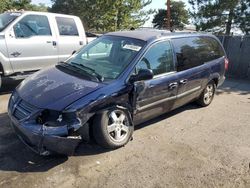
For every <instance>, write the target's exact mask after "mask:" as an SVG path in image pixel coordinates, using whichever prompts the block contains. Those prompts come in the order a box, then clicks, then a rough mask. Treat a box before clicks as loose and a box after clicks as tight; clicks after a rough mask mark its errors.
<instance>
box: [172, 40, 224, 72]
mask: <svg viewBox="0 0 250 188" xmlns="http://www.w3.org/2000/svg"><path fill="white" fill-rule="evenodd" d="M172 42H173V45H174V48H175V52H176V56H177V61H178V66H177V70H178V71H183V70H187V69H189V68H193V67H196V66H200V65H202V64H204V63H205V62H208V61H212V60H215V59H218V58H220V57H222V56H224V51H223V49H222V47H221V45H220V44H219V43H218V42H217V41H216V40H215V39H213V38H210V37H189V38H178V39H173V40H172Z"/></svg>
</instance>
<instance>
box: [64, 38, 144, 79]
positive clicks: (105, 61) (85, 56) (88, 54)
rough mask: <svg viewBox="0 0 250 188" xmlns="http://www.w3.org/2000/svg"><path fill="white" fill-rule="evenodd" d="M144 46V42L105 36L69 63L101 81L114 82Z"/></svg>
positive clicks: (89, 45) (85, 48)
mask: <svg viewBox="0 0 250 188" xmlns="http://www.w3.org/2000/svg"><path fill="white" fill-rule="evenodd" d="M144 44H145V42H144V41H141V40H137V39H132V38H126V37H116V36H103V37H100V38H98V39H96V40H95V41H93V42H92V43H90V44H88V45H87V46H85V47H84V48H83V49H82V50H80V51H79V52H78V53H77V54H76V55H75V56H74V57H72V58H70V59H69V60H68V63H69V65H72V66H76V67H78V68H79V69H83V70H85V71H86V72H87V73H88V74H91V75H93V76H95V77H97V78H98V80H100V81H109V80H114V79H116V78H117V77H118V76H119V75H120V74H121V73H122V72H123V71H124V69H125V68H126V67H127V66H128V64H129V63H130V62H131V61H132V60H133V59H134V57H135V56H136V55H137V54H138V53H139V51H140V50H141V49H142V47H143V45H144Z"/></svg>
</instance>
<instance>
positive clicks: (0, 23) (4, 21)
mask: <svg viewBox="0 0 250 188" xmlns="http://www.w3.org/2000/svg"><path fill="white" fill-rule="evenodd" d="M20 15H21V13H18V12H6V13H3V14H0V32H1V31H3V30H4V29H5V28H6V27H7V26H8V25H9V24H10V23H11V22H13V21H14V20H15V19H16V18H17V17H19V16H20Z"/></svg>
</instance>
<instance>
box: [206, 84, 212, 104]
mask: <svg viewBox="0 0 250 188" xmlns="http://www.w3.org/2000/svg"><path fill="white" fill-rule="evenodd" d="M213 96H214V87H213V85H211V84H209V85H208V86H207V87H206V90H205V94H204V102H205V104H209V103H210V102H211V101H212V99H213Z"/></svg>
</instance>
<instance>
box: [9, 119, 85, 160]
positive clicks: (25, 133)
mask: <svg viewBox="0 0 250 188" xmlns="http://www.w3.org/2000/svg"><path fill="white" fill-rule="evenodd" d="M10 118H11V125H12V127H13V129H14V130H15V132H16V134H17V135H18V137H19V138H20V140H21V141H22V142H23V143H24V144H25V145H26V146H28V147H29V148H30V149H31V150H32V151H34V152H36V153H38V154H39V155H49V154H51V153H52V152H55V153H58V154H65V155H73V154H74V152H75V149H76V147H77V146H78V145H79V143H80V142H81V141H82V139H81V138H80V137H61V136H55V135H46V134H44V131H43V126H42V125H38V124H37V125H34V124H29V123H19V122H18V121H17V120H16V119H15V118H14V117H12V116H11V115H10Z"/></svg>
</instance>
